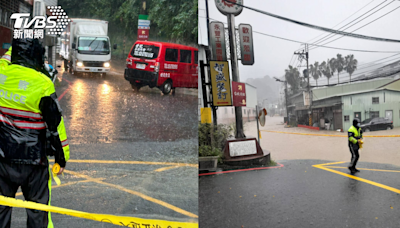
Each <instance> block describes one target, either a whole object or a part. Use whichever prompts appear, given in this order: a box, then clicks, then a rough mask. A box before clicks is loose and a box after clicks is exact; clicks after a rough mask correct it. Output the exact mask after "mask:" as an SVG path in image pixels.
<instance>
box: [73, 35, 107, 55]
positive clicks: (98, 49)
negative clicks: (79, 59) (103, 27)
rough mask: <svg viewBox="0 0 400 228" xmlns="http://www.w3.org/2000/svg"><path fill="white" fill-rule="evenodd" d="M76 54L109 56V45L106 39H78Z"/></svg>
mask: <svg viewBox="0 0 400 228" xmlns="http://www.w3.org/2000/svg"><path fill="white" fill-rule="evenodd" d="M78 52H79V53H80V54H92V55H94V54H96V55H108V54H110V45H109V41H108V38H107V37H79V43H78Z"/></svg>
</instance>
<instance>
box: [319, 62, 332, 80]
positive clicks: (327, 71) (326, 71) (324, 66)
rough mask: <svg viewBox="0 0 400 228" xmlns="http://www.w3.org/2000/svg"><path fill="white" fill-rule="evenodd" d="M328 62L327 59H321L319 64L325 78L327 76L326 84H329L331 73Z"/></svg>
mask: <svg viewBox="0 0 400 228" xmlns="http://www.w3.org/2000/svg"><path fill="white" fill-rule="evenodd" d="M328 63H329V59H328V61H327V62H325V61H323V62H322V63H321V65H320V71H321V73H322V74H323V75H324V76H325V77H326V78H328V85H329V79H330V78H331V77H332V74H331V68H330V64H328Z"/></svg>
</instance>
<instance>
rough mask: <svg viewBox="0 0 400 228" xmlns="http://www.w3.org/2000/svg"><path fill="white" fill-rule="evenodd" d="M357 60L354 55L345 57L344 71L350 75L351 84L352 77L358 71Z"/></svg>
mask: <svg viewBox="0 0 400 228" xmlns="http://www.w3.org/2000/svg"><path fill="white" fill-rule="evenodd" d="M357 64H358V62H357V59H355V58H354V55H348V56H346V57H345V61H344V70H345V71H346V72H347V73H349V75H350V83H351V75H352V74H353V73H354V71H355V70H356V69H357Z"/></svg>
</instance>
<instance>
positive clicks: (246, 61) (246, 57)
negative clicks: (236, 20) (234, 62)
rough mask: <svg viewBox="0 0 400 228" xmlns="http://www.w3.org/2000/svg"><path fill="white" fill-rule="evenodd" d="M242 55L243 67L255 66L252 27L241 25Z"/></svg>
mask: <svg viewBox="0 0 400 228" xmlns="http://www.w3.org/2000/svg"><path fill="white" fill-rule="evenodd" d="M239 36H240V53H241V58H242V64H243V65H253V64H254V49H253V30H252V28H251V25H248V24H240V25H239Z"/></svg>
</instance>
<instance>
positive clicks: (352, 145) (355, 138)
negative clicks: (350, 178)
mask: <svg viewBox="0 0 400 228" xmlns="http://www.w3.org/2000/svg"><path fill="white" fill-rule="evenodd" d="M360 125H361V123H360V121H359V120H358V119H357V118H356V119H354V120H353V125H352V126H351V127H350V128H349V131H348V137H349V149H350V153H351V161H350V165H349V170H350V172H351V174H354V173H356V172H360V170H358V169H356V165H357V161H358V159H359V158H360V154H359V153H358V151H359V149H360V143H361V142H360V140H362V137H363V135H362V130H361V128H360Z"/></svg>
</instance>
